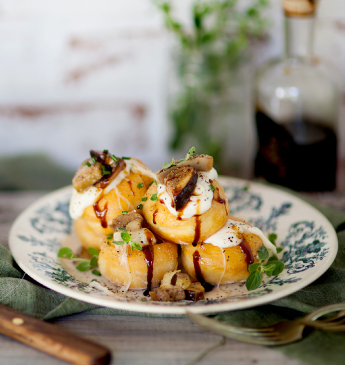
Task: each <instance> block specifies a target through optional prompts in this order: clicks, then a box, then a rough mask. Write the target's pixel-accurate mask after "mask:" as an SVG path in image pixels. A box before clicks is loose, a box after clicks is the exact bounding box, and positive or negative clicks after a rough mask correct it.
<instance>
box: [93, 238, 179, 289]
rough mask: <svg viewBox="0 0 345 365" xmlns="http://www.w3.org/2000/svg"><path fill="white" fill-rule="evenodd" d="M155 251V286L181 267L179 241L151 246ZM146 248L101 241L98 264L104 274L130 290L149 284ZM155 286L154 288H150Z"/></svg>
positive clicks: (153, 283) (152, 284)
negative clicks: (141, 248) (178, 250)
mask: <svg viewBox="0 0 345 365" xmlns="http://www.w3.org/2000/svg"><path fill="white" fill-rule="evenodd" d="M150 248H151V249H152V251H153V258H154V259H153V273H152V282H151V287H157V286H158V285H159V283H160V281H161V280H162V279H163V276H164V274H165V273H166V272H168V271H172V270H176V268H177V245H176V244H174V243H171V242H162V243H159V244H155V245H152V246H150ZM145 250H149V246H144V247H143V250H141V251H138V250H133V251H132V252H131V249H130V247H129V246H128V245H122V246H119V245H114V244H111V245H108V244H107V243H106V242H104V243H103V244H102V245H101V251H100V253H99V259H98V265H99V269H100V272H101V273H102V275H103V276H104V277H105V278H107V279H108V280H110V281H111V282H112V283H114V284H115V285H117V286H121V287H123V290H124V291H126V290H127V289H128V288H130V289H146V288H148V284H149V283H148V272H149V267H148V264H147V262H146V260H145ZM150 289H151V288H150Z"/></svg>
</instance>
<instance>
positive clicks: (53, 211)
mask: <svg viewBox="0 0 345 365" xmlns="http://www.w3.org/2000/svg"><path fill="white" fill-rule="evenodd" d="M219 182H220V183H221V184H222V185H223V186H224V189H225V191H226V193H227V197H228V200H229V203H230V210H231V215H235V216H238V217H240V218H243V219H245V220H247V221H248V222H250V223H251V224H252V225H254V226H257V227H259V228H260V229H261V230H262V231H263V232H264V233H266V234H268V233H273V232H274V233H277V235H278V245H280V246H281V247H283V249H284V250H283V252H282V253H281V258H282V260H283V261H284V263H285V269H284V271H283V272H282V273H281V274H280V275H278V276H276V277H270V278H265V279H264V281H263V283H262V285H261V286H260V287H259V288H257V289H256V290H253V291H250V292H248V291H247V289H246V288H245V286H244V285H243V283H236V284H229V285H227V286H226V287H227V289H228V291H227V295H225V296H222V295H218V296H215V297H212V296H211V297H209V298H207V300H204V301H200V302H197V303H193V302H188V301H184V302H179V303H155V302H151V301H150V300H147V299H146V298H144V297H143V296H142V291H130V292H131V293H128V295H124V294H121V295H117V294H116V293H115V294H114V292H109V291H104V290H102V288H100V287H97V286H95V285H90V284H89V283H88V282H90V280H88V281H87V280H86V281H84V280H81V279H80V278H76V277H75V276H74V275H72V274H71V273H70V272H69V271H68V270H67V271H66V269H65V267H64V266H63V265H61V262H60V261H59V260H58V259H57V252H58V250H59V248H60V247H61V244H62V242H63V241H64V239H65V238H66V237H67V236H68V235H69V234H70V233H71V231H72V220H71V218H70V217H69V214H68V205H69V199H70V196H71V191H72V188H71V187H66V188H64V189H60V190H58V191H56V192H54V193H52V194H49V195H47V196H45V197H43V198H41V199H40V200H38V201H37V202H36V203H35V204H33V205H32V206H30V207H29V208H28V209H26V210H25V211H24V212H23V213H22V214H21V215H20V216H19V217H18V218H17V220H16V222H15V223H14V225H13V227H12V230H11V233H10V248H11V250H12V253H13V255H14V257H15V259H16V261H17V262H18V264H19V266H21V267H22V269H23V270H24V271H26V272H27V274H29V275H30V276H32V277H33V278H34V279H35V280H37V281H38V282H40V283H41V284H43V285H45V286H47V287H49V288H51V289H53V290H56V291H58V292H60V293H62V294H65V295H67V296H70V297H73V298H76V299H80V300H83V301H87V302H91V303H94V304H99V305H104V306H108V307H113V308H117V309H124V310H131V311H138V312H146V313H165V314H183V313H185V308H186V307H188V308H190V307H193V310H195V312H199V313H207V312H217V311H225V310H235V309H242V308H247V307H252V306H255V305H259V304H264V303H267V302H270V301H272V300H275V299H279V298H281V297H284V296H286V295H289V294H291V293H293V292H295V291H297V290H299V289H301V288H303V287H304V286H306V285H308V284H309V283H311V282H312V281H314V280H316V279H317V278H318V277H319V276H320V275H321V274H322V273H324V272H325V271H326V270H327V269H328V267H329V266H330V265H331V264H332V262H333V260H334V258H335V255H336V253H337V247H338V242H337V237H336V234H335V232H334V229H333V227H332V226H331V224H330V223H329V222H328V220H327V219H326V218H325V217H324V216H323V215H322V214H321V213H320V212H318V211H317V210H316V209H314V208H313V207H311V206H310V205H308V204H307V203H305V202H303V201H302V200H300V199H298V198H296V197H294V196H292V195H290V194H288V193H286V192H283V191H280V190H278V189H274V188H271V187H267V186H264V185H260V184H256V183H252V182H248V181H245V180H240V179H233V178H226V177H223V178H220V179H219ZM222 287H223V286H221V287H220V290H222ZM229 288H230V290H229ZM133 292H135V294H134V295H133ZM229 293H230V294H229Z"/></svg>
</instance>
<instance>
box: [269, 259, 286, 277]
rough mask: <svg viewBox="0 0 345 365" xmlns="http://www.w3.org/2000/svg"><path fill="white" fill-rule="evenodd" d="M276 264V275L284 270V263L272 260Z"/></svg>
mask: <svg viewBox="0 0 345 365" xmlns="http://www.w3.org/2000/svg"><path fill="white" fill-rule="evenodd" d="M273 262H274V263H275V264H276V268H275V269H274V270H273V272H272V274H273V275H274V276H276V275H279V274H280V273H281V272H282V271H283V270H284V266H285V265H284V263H283V262H281V261H272V263H273Z"/></svg>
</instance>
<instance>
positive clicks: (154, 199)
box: [151, 193, 158, 201]
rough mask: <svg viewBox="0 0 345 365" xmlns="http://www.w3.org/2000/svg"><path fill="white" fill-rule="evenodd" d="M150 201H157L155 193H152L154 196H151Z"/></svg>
mask: <svg viewBox="0 0 345 365" xmlns="http://www.w3.org/2000/svg"><path fill="white" fill-rule="evenodd" d="M151 200H152V201H157V200H158V196H157V193H154V194H152V195H151Z"/></svg>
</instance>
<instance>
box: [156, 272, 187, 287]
mask: <svg viewBox="0 0 345 365" xmlns="http://www.w3.org/2000/svg"><path fill="white" fill-rule="evenodd" d="M191 283H192V281H191V279H190V277H189V275H188V274H187V273H185V272H181V270H175V271H169V272H167V273H165V274H164V277H163V279H162V281H161V288H182V289H187V288H188V287H189V286H190V284H191Z"/></svg>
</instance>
